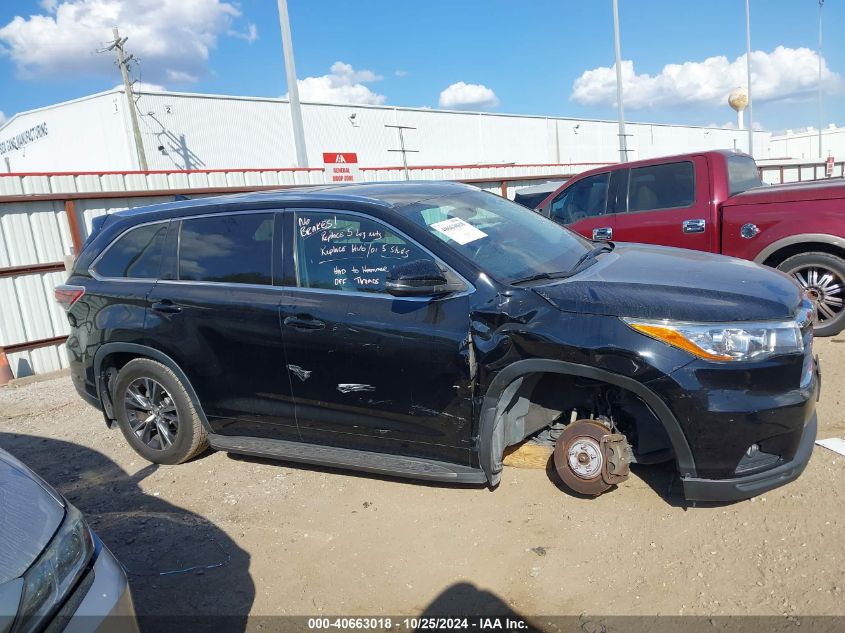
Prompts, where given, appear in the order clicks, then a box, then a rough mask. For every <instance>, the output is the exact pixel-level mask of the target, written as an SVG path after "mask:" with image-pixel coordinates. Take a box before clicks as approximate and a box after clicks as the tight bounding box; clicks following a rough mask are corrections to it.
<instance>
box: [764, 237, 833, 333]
mask: <svg viewBox="0 0 845 633" xmlns="http://www.w3.org/2000/svg"><path fill="white" fill-rule="evenodd" d="M778 270H781V271H783V272H785V273H787V274H788V275H791V276H792V277H793V278H794V279H795V281H797V282H798V283H799V284H800V286H801V287H802V288H803V289H804V291H805V292H806V293H807V297H808V298H809V299H810V301H812V302H813V307H814V308H815V313H816V322H815V328H814V332H815V334H816V336H833V335H835V334H838V333H839V332H841V331H842V328H843V327H845V260H842V259H841V258H839V257H837V256H835V255H830V254H829V253H802V254H800V255H794V256H793V257H790V258H789V259H787V260H786V261H784V262H783V263H782V264H781V265H780V266H778Z"/></svg>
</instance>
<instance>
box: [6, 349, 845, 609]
mask: <svg viewBox="0 0 845 633" xmlns="http://www.w3.org/2000/svg"><path fill="white" fill-rule="evenodd" d="M816 349H817V352H818V353H819V355H820V356H821V361H822V369H823V378H824V383H823V392H822V399H821V402H820V403H819V407H818V408H819V422H820V432H819V436H820V437H832V436H839V437H842V436H845V406H843V405H845V402H843V400H845V396H843V393H842V389H841V387H842V385H843V384H845V337H842V336H840V337H838V338H837V339H826V340H818V341H817V342H816ZM0 422H1V424H0V446H2V447H3V448H5V449H7V450H9V451H10V452H12V453H13V454H15V455H16V456H17V457H19V458H20V459H22V460H23V461H25V462H27V463H28V464H29V465H30V466H31V467H32V468H33V469H35V470H36V471H37V472H38V473H40V474H41V475H42V476H43V477H44V478H45V479H46V480H47V481H49V482H50V483H52V484H53V485H54V486H55V487H56V488H57V489H58V490H59V491H60V492H61V493H63V494H64V495H66V496H67V497H68V498H69V499H70V500H71V502H72V503H74V504H75V505H76V506H78V507H79V508H80V509H81V510H82V511H83V512H84V513H85V514H86V516H87V517H88V519H89V520H90V523H91V525H92V526H93V528H94V530H95V531H96V532H97V533H98V534H99V536H100V537H101V538H102V540H103V541H104V542H105V543H106V544H107V545H108V547H109V548H110V549H111V550H112V551H113V552H114V553H115V554H116V555H117V557H118V558H119V559H120V560H121V561H122V563H123V564H124V566H125V567H126V569H127V572H128V576H129V580H130V584H131V587H132V591H133V593H134V598H135V603H136V608H137V610H138V612H139V614H142V615H143V614H150V613H156V614H162V613H164V614H227V615H237V616H245V615H247V614H252V615H254V614H266V615H274V614H296V615H319V614H331V615H377V614H384V615H388V614H390V615H394V616H395V615H403V614H406V615H418V614H420V613H422V612H424V611H426V610H429V611H431V608H432V605H435V607H434V609H435V610H439V611H442V612H449V611H451V612H453V613H466V612H471V613H485V612H491V611H496V610H497V609H504V608H509V609H512V610H513V611H515V612H517V613H520V614H523V615H527V616H531V615H539V614H574V615H578V614H584V613H587V614H604V615H615V614H626V615H627V614H633V615H645V614H649V615H654V614H663V615H689V614H697V615H731V614H760V615H777V616H783V615H786V616H795V615H811V614H813V615H818V614H831V615H832V614H835V615H845V538H843V534H845V457H842V456H839V455H837V454H836V453H833V452H832V451H829V450H827V449H824V448H821V447H818V446H817V447H816V449H815V451H814V454H813V458H812V461H811V462H810V464H809V466H808V468H807V470H806V471H805V473H804V475H803V476H802V477H801V478H800V479H799V480H798V481H796V482H794V483H792V484H790V485H788V486H786V487H783V488H779V489H777V490H774V491H772V492H769V493H767V494H765V495H763V496H760V497H758V498H756V499H752V500H750V501H743V502H738V503H732V504H724V505H712V506H701V505H699V506H698V507H687V506H686V505H685V503H684V501H683V499H682V497H681V496H680V487H679V484H678V482H677V480H676V479H675V478H674V477H673V474H672V472H671V470H670V469H669V468H665V467H657V468H655V467H649V468H645V467H642V468H638V469H637V470H636V471H635V473H634V475H633V476H632V477H631V478H630V479H629V480H628V481H627V482H625V483H624V484H623V485H621V486H620V487H619V489H618V490H615V491H613V492H611V493H610V494H607V495H604V496H602V497H599V498H597V499H593V500H585V499H580V498H575V497H573V496H569V495H568V494H566V493H564V492H562V491H561V490H559V489H558V488H557V487H556V486H555V485H554V484H553V483H552V481H551V480H550V478H549V476H548V475H547V474H546V472H544V471H542V470H519V469H513V468H509V469H507V470H506V472H505V473H504V477H503V481H502V484H501V485H500V486H499V488H498V489H497V490H494V491H490V490H488V489H485V488H476V487H461V486H441V485H426V484H420V483H414V482H409V481H403V480H398V479H387V478H379V477H373V476H367V475H356V474H350V473H346V472H340V471H329V470H321V469H318V468H311V467H296V466H292V465H289V464H285V463H281V462H271V461H265V460H260V459H253V458H247V457H236V456H230V455H227V454H225V453H214V452H208V453H206V454H205V455H204V456H202V457H200V458H198V459H195V460H193V461H192V462H190V463H188V464H183V465H181V466H155V465H151V464H148V463H147V462H145V461H144V460H142V459H141V458H140V457H138V456H137V455H136V454H135V453H134V452H133V451H132V450H130V449H129V447H128V445H127V444H126V443H125V441H124V439H123V437H122V435H121V434H120V432H119V431H117V430H114V431H110V430H108V429H107V428H106V427H105V425H104V423H103V420H102V417H101V415H100V413H99V412H98V411H96V410H95V409H93V408H91V407H90V406H88V405H87V404H85V403H84V402H83V401H82V400H80V399H79V398H78V397H77V395H76V393H75V392H74V390H73V388H72V386H71V383H70V379H69V378H68V377H67V376H60V377H58V378H54V379H52V380H48V381H44V382H39V383H35V384H28V385H24V386H18V387H7V388H2V389H0Z"/></svg>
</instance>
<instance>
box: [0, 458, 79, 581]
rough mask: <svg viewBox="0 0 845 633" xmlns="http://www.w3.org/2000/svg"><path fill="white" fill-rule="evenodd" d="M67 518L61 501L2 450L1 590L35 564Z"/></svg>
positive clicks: (0, 494)
mask: <svg viewBox="0 0 845 633" xmlns="http://www.w3.org/2000/svg"><path fill="white" fill-rule="evenodd" d="M64 515H65V508H64V504H63V502H62V501H61V497H58V496H57V495H56V493H55V492H53V490H52V489H51V488H50V487H49V486H48V485H47V484H46V483H44V482H43V481H42V480H41V478H40V477H38V475H36V474H35V473H33V472H32V471H31V470H30V469H29V468H27V467H26V466H24V465H23V464H22V463H21V462H19V461H18V460H16V459H15V458H14V457H12V456H11V455H9V453H7V452H6V451H4V450H2V449H0V534H2V535H3V538H0V588H2V586H3V585H4V583H7V582H9V581H11V580H13V579H15V578H18V577H19V576H21V575H23V573H24V572H25V571H26V570H27V569H28V568H29V566H30V565H32V563H34V562H35V560H36V559H37V558H38V556H39V555H40V554H41V552H43V551H44V548H45V547H47V544H48V543H49V542H50V539H51V538H52V537H53V535H54V534H55V533H56V530H57V529H59V525H60V524H61V522H62V519H63V518H64Z"/></svg>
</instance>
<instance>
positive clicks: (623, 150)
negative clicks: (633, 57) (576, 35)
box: [613, 0, 628, 163]
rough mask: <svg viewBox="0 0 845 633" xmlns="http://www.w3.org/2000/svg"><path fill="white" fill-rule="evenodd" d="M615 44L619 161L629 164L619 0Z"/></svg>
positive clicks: (615, 9) (615, 13)
mask: <svg viewBox="0 0 845 633" xmlns="http://www.w3.org/2000/svg"><path fill="white" fill-rule="evenodd" d="M613 42H614V47H615V49H616V109H617V110H618V112H619V160H620V162H623V163H625V162H628V138H627V136H625V107H624V106H623V105H622V45H621V44H620V42H619V0H613Z"/></svg>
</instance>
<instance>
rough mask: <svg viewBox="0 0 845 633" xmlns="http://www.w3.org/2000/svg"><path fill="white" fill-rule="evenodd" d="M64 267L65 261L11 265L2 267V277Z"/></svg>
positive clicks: (0, 272) (56, 269) (0, 269)
mask: <svg viewBox="0 0 845 633" xmlns="http://www.w3.org/2000/svg"><path fill="white" fill-rule="evenodd" d="M64 269H65V265H64V262H50V263H48V264H29V265H27V266H10V267H8V268H0V277H15V276H17V275H32V274H35V273H54V272H56V271H59V270H64Z"/></svg>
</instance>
